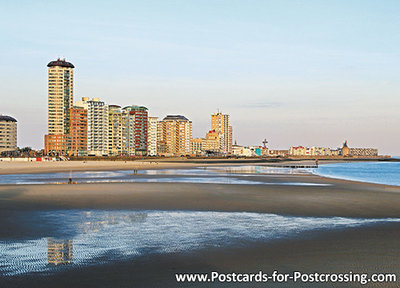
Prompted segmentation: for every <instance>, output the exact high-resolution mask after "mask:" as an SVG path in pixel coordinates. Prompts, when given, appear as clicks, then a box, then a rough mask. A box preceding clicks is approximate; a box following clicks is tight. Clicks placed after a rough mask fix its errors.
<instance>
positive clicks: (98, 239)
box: [0, 210, 400, 277]
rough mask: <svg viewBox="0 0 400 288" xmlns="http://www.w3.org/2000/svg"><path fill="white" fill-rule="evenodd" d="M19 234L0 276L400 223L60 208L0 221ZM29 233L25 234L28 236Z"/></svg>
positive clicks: (2, 248)
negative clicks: (387, 223) (322, 231)
mask: <svg viewBox="0 0 400 288" xmlns="http://www.w3.org/2000/svg"><path fill="white" fill-rule="evenodd" d="M7 221H8V222H10V223H8V225H15V224H17V225H19V227H18V229H19V230H21V231H19V232H15V233H14V234H11V235H3V234H0V255H1V257H0V275H3V276H10V277H13V276H16V275H21V274H28V273H36V272H39V273H56V272H57V271H62V270H63V269H70V268H77V267H79V266H87V265H99V264H102V263H110V262H113V261H119V260H127V259H133V260H134V259H135V257H138V256H145V255H149V254H164V253H174V252H180V253H186V252H190V251H196V250H199V249H204V248H218V247H232V246H235V247H236V246H243V245H248V244H249V243H251V242H255V241H257V242H259V241H265V242H268V241H272V240H277V239H281V238H293V237H302V236H303V235H305V233H306V232H309V231H316V230H332V229H342V228H350V227H357V226H363V225H371V224H376V223H386V222H400V219H353V218H342V217H326V218H316V217H291V216H280V215H275V214H262V213H246V212H196V211H126V210H123V211H121V210H118V211H103V210H85V211H83V210H57V211H36V212H19V213H18V215H17V214H10V215H8V216H7V215H3V219H2V223H3V225H5V224H7ZM24 229H25V230H24Z"/></svg>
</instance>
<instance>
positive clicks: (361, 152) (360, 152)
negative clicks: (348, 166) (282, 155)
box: [289, 141, 378, 157]
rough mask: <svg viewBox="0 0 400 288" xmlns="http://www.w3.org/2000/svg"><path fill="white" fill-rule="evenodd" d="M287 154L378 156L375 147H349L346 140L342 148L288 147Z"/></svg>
mask: <svg viewBox="0 0 400 288" xmlns="http://www.w3.org/2000/svg"><path fill="white" fill-rule="evenodd" d="M289 156H294V157H296V156H343V157H362V156H364V157H370V156H378V149H376V148H349V147H348V145H347V141H345V142H344V143H343V146H342V148H338V149H331V148H326V147H311V148H309V147H303V146H295V147H290V149H289Z"/></svg>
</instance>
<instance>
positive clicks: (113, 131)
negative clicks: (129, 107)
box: [108, 105, 126, 156]
mask: <svg viewBox="0 0 400 288" xmlns="http://www.w3.org/2000/svg"><path fill="white" fill-rule="evenodd" d="M125 115H126V113H125V111H123V110H122V109H121V106H118V105H109V106H108V155H109V156H118V155H123V153H124V149H123V148H124V143H125V138H124V127H125V126H124V124H125Z"/></svg>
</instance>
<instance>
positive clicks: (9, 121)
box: [0, 115, 17, 153]
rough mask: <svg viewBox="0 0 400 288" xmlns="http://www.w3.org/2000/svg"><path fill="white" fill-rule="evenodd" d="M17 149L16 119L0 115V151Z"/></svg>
mask: <svg viewBox="0 0 400 288" xmlns="http://www.w3.org/2000/svg"><path fill="white" fill-rule="evenodd" d="M16 150H17V120H15V119H14V118H13V117H10V116H6V115H0V153H2V152H13V151H16Z"/></svg>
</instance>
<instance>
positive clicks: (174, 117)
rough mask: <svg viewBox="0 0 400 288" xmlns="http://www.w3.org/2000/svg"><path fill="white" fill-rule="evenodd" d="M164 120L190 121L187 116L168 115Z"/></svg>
mask: <svg viewBox="0 0 400 288" xmlns="http://www.w3.org/2000/svg"><path fill="white" fill-rule="evenodd" d="M163 120H185V121H189V119H187V118H186V117H185V116H182V115H167V116H166V117H165V118H164V119H163Z"/></svg>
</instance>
